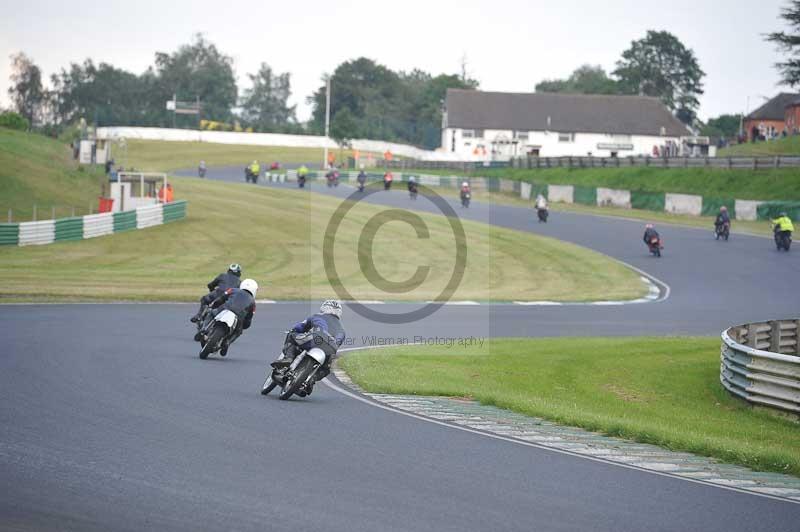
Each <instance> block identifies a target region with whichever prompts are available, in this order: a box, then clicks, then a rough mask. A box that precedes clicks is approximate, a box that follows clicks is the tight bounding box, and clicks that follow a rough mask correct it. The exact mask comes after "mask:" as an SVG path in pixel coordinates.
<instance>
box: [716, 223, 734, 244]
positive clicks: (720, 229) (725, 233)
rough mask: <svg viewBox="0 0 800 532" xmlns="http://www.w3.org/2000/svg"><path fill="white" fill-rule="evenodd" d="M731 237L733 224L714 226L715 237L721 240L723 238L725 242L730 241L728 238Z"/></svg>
mask: <svg viewBox="0 0 800 532" xmlns="http://www.w3.org/2000/svg"><path fill="white" fill-rule="evenodd" d="M730 236H731V223H730V222H725V223H722V224H719V225H715V226H714V237H715V238H716V239H717V240H719V239H720V238H722V239H723V240H728V237H730Z"/></svg>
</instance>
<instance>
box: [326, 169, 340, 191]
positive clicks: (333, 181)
mask: <svg viewBox="0 0 800 532" xmlns="http://www.w3.org/2000/svg"><path fill="white" fill-rule="evenodd" d="M325 177H326V178H328V188H331V187H338V186H339V172H330V173H328V174H327V175H326V176H325Z"/></svg>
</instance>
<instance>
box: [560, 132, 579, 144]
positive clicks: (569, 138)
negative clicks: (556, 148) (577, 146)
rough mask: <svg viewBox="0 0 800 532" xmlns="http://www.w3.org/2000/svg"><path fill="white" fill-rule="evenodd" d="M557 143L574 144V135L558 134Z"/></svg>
mask: <svg viewBox="0 0 800 532" xmlns="http://www.w3.org/2000/svg"><path fill="white" fill-rule="evenodd" d="M558 142H575V133H559V134H558Z"/></svg>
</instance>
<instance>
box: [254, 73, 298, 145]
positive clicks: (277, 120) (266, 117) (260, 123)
mask: <svg viewBox="0 0 800 532" xmlns="http://www.w3.org/2000/svg"><path fill="white" fill-rule="evenodd" d="M247 77H249V78H250V82H251V83H252V84H253V86H252V88H250V89H247V90H246V91H245V92H244V98H243V101H242V119H243V120H244V122H245V124H246V125H248V126H251V127H253V128H255V129H256V130H258V131H278V130H283V129H284V128H285V127H286V126H288V125H290V124H294V123H296V121H297V119H296V118H295V106H294V105H292V106H289V104H288V100H289V96H290V95H291V93H292V91H291V74H289V73H288V72H287V73H284V74H274V73H273V72H272V69H271V68H270V67H269V65H267V64H266V63H261V67H260V68H259V69H258V72H257V73H256V74H248V75H247Z"/></svg>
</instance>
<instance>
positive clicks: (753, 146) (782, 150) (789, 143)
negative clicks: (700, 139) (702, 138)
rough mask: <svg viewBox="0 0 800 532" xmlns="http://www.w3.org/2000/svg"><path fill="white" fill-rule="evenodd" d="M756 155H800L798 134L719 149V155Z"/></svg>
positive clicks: (799, 137)
mask: <svg viewBox="0 0 800 532" xmlns="http://www.w3.org/2000/svg"><path fill="white" fill-rule="evenodd" d="M737 155H738V156H757V155H800V136H793V137H786V138H785V139H776V140H771V141H769V142H755V143H753V142H748V143H745V144H737V145H735V146H730V147H728V148H725V149H722V150H720V151H719V156H720V157H728V156H730V157H736V156H737Z"/></svg>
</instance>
